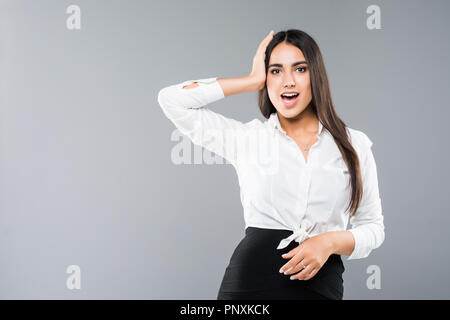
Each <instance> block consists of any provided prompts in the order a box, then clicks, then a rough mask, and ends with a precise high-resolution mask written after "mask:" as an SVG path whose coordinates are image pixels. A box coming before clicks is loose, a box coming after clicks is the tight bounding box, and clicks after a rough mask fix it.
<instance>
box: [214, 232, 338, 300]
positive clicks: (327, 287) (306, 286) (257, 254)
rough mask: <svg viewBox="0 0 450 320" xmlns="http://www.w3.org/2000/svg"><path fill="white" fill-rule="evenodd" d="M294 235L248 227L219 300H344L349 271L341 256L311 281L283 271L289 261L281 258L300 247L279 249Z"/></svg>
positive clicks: (330, 259) (295, 245)
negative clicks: (281, 269)
mask: <svg viewBox="0 0 450 320" xmlns="http://www.w3.org/2000/svg"><path fill="white" fill-rule="evenodd" d="M291 234H292V231H291V230H275V229H264V228H256V227H247V229H245V237H244V238H243V239H242V240H241V241H240V243H239V244H238V246H237V247H236V249H235V250H234V252H233V255H232V256H231V258H230V262H229V265H228V267H227V268H226V270H225V274H224V276H223V279H222V283H221V285H220V289H219V292H218V295H217V299H218V300H239V299H247V300H253V299H275V300H276V299H278V300H280V299H281V300H292V299H295V300H297V299H298V300H304V299H333V300H342V297H343V293H344V287H343V282H344V281H343V278H342V274H343V273H344V270H345V268H344V264H343V263H342V259H341V256H340V255H337V254H332V255H330V257H329V258H328V260H327V261H326V262H325V264H324V265H323V266H322V268H320V270H319V271H318V272H317V273H316V274H315V275H314V277H312V278H311V279H309V280H297V279H296V280H291V279H290V276H291V275H285V274H283V273H280V272H279V270H280V268H281V267H282V266H283V265H285V264H286V263H287V262H288V261H289V259H285V258H283V257H282V256H281V255H282V254H284V253H287V252H289V251H290V250H292V249H294V248H296V247H297V246H298V243H297V242H295V241H292V242H291V243H290V244H289V245H288V246H287V247H286V248H284V249H277V246H278V244H279V242H280V241H281V240H282V239H284V238H286V237H288V236H290V235H291Z"/></svg>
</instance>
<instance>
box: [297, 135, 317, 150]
mask: <svg viewBox="0 0 450 320" xmlns="http://www.w3.org/2000/svg"><path fill="white" fill-rule="evenodd" d="M317 134H318V133H316V135H315V136H317ZM309 144H310V143H307V144H303V143H302V144H301V145H302V146H303V150H304V151H309V149H311V147H308V145H309Z"/></svg>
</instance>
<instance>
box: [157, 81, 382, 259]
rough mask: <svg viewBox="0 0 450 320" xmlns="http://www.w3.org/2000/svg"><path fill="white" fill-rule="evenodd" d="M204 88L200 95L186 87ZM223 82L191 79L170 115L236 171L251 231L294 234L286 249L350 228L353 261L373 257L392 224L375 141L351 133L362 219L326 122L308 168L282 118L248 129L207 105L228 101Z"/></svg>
mask: <svg viewBox="0 0 450 320" xmlns="http://www.w3.org/2000/svg"><path fill="white" fill-rule="evenodd" d="M193 82H197V83H198V86H197V87H194V88H184V89H183V88H182V87H183V86H185V85H188V84H191V83H193ZM224 97H225V95H224V92H223V90H222V87H221V86H220V84H219V83H218V82H217V78H207V79H197V80H188V81H184V82H182V83H179V84H175V85H171V86H168V87H165V88H163V89H161V90H160V91H159V93H158V103H159V104H160V106H161V108H162V110H163V112H164V114H165V115H166V116H167V117H168V118H169V119H170V120H171V121H172V122H173V123H174V125H175V126H176V127H177V128H178V129H179V130H180V131H181V133H183V134H184V135H186V136H187V137H189V138H190V139H191V141H192V142H193V143H194V144H196V145H200V146H202V147H204V148H205V149H207V150H209V151H212V152H214V153H215V154H217V155H219V156H221V157H222V158H223V159H225V160H226V161H228V162H229V163H231V164H232V165H233V166H234V168H235V169H236V172H237V176H238V179H239V185H240V198H241V202H242V206H243V209H244V221H245V228H247V227H249V226H253V227H258V228H270V229H284V230H286V229H287V230H292V231H293V234H292V235H290V236H289V237H287V238H285V239H283V240H281V241H280V243H279V245H278V247H277V249H282V248H285V247H286V246H288V244H289V243H290V242H291V241H292V240H295V241H297V242H298V243H301V242H302V241H304V240H305V239H307V238H309V237H311V236H314V235H317V234H321V233H324V232H327V231H338V230H346V229H347V225H348V222H349V221H350V223H351V225H352V228H351V229H349V231H351V233H352V234H353V236H354V240H355V248H354V250H353V252H352V254H351V255H350V256H349V257H348V258H347V260H350V259H360V258H365V257H367V256H368V255H369V253H370V252H371V251H372V250H373V249H375V248H377V247H379V246H380V245H381V244H382V243H383V241H384V224H383V215H382V208H381V199H380V196H379V190H378V178H377V169H376V164H375V159H374V156H373V154H372V150H371V146H372V141H371V140H370V139H369V138H368V137H367V135H366V134H365V133H363V132H362V131H359V130H355V129H351V128H348V127H347V129H348V133H349V136H350V140H351V143H352V145H353V146H354V148H355V150H356V152H357V154H358V156H359V159H360V163H361V172H362V181H363V197H362V200H361V202H360V206H359V208H358V210H357V212H356V214H355V215H354V216H353V217H352V218H350V219H349V216H348V211H347V212H345V209H346V206H347V205H348V201H349V200H350V182H349V178H350V174H349V171H348V169H347V167H346V165H345V162H344V160H343V158H342V155H341V153H340V151H339V149H338V147H337V145H336V143H335V141H334V139H333V137H332V136H331V134H330V133H329V132H328V130H326V128H325V127H323V125H322V123H321V122H320V121H319V134H318V141H317V142H316V143H315V144H314V145H313V146H312V147H311V148H310V150H309V153H308V157H307V161H305V157H304V156H303V153H302V152H301V150H300V148H299V147H298V145H297V144H296V142H295V141H294V140H293V139H292V138H291V137H289V136H288V135H287V134H286V132H285V131H284V130H283V129H282V127H281V126H280V122H279V119H278V115H277V113H276V112H275V113H272V114H271V116H270V117H269V119H267V120H264V121H261V120H259V119H253V120H251V121H249V122H246V123H243V122H240V121H238V120H235V119H231V118H227V117H225V116H223V115H221V114H219V113H216V112H213V111H212V110H210V109H209V108H205V106H206V105H208V104H210V103H212V102H214V101H217V100H219V99H222V98H224Z"/></svg>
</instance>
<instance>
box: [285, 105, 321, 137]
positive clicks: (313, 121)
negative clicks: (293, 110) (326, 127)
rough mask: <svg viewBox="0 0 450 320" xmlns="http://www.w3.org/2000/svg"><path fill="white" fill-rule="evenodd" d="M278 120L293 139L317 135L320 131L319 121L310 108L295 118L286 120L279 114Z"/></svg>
mask: <svg viewBox="0 0 450 320" xmlns="http://www.w3.org/2000/svg"><path fill="white" fill-rule="evenodd" d="M277 113H278V111H277ZM278 119H279V121H280V125H281V127H282V128H283V130H284V131H285V132H286V133H287V134H288V135H289V136H291V137H299V136H305V135H311V134H316V133H317V131H318V130H319V119H318V118H317V116H316V115H315V113H314V112H313V111H312V109H311V107H310V106H308V107H307V108H306V109H305V110H303V111H302V112H301V113H300V114H298V115H297V116H296V117H293V118H285V117H283V116H282V115H281V114H280V113H278Z"/></svg>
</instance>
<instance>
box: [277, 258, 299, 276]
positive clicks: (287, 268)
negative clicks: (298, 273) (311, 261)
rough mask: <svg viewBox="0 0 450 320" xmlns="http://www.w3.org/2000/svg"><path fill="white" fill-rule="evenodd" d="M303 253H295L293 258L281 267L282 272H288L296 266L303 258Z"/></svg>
mask: <svg viewBox="0 0 450 320" xmlns="http://www.w3.org/2000/svg"><path fill="white" fill-rule="evenodd" d="M303 258H304V257H303V256H302V255H298V254H297V255H295V256H294V257H293V258H292V259H291V260H289V261H288V262H287V263H286V264H285V265H284V266H282V267H281V268H280V273H284V274H287V273H288V272H289V271H290V270H291V268H294V267H295V266H296V265H297V264H298V263H299V262H300V261H302V260H303Z"/></svg>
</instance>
